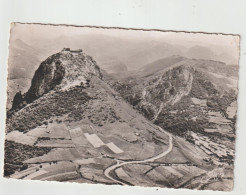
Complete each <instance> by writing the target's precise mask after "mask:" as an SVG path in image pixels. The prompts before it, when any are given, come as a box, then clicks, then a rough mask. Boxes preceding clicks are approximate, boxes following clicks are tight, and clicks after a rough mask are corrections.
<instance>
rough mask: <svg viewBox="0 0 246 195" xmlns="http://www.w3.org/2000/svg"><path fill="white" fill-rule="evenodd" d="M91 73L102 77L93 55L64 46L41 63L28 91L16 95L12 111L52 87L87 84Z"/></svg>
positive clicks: (62, 87) (64, 87) (60, 88)
mask: <svg viewBox="0 0 246 195" xmlns="http://www.w3.org/2000/svg"><path fill="white" fill-rule="evenodd" d="M91 75H96V76H97V77H99V78H100V79H102V74H101V71H100V68H99V67H98V66H97V64H96V62H95V61H94V60H93V59H92V57H90V56H88V55H86V54H85V53H83V51H82V50H70V49H69V48H64V49H63V50H62V51H61V52H59V53H57V54H54V55H52V56H50V57H48V58H47V59H46V60H45V61H43V62H42V63H41V64H40V66H39V68H38V69H37V70H36V72H35V74H34V77H33V79H32V83H31V87H30V89H29V90H28V91H27V93H25V94H23V95H22V94H21V93H20V92H18V93H17V94H16V95H15V98H14V101H13V105H12V111H13V110H19V109H21V108H22V107H24V106H25V105H26V104H28V103H31V102H33V101H34V100H36V99H38V98H39V97H41V96H43V95H44V94H46V93H48V92H49V91H50V90H52V89H55V88H57V89H58V90H67V89H69V88H70V87H74V86H76V85H86V83H87V82H88V81H89V79H90V77H91Z"/></svg>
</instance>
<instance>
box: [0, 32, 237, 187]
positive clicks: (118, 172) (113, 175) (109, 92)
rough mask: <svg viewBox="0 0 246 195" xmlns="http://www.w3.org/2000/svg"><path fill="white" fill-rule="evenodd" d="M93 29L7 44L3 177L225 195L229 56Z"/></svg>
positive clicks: (232, 105)
mask: <svg viewBox="0 0 246 195" xmlns="http://www.w3.org/2000/svg"><path fill="white" fill-rule="evenodd" d="M52 28H53V27H52ZM90 30H91V29H89V30H88V29H87V31H88V32H87V31H85V32H87V33H84V34H83V36H82V35H81V34H79V31H78V32H77V33H75V34H74V35H73V36H72V35H71V36H68V35H62V34H61V35H60V36H55V35H54V34H52V35H51V36H54V37H56V38H53V39H51V38H49V39H47V38H45V37H42V36H40V39H37V38H35V37H30V38H22V39H21V38H20V39H19V38H18V39H14V38H11V41H10V45H11V46H10V59H9V75H8V102H7V119H6V129H5V133H6V136H5V158H4V176H5V177H6V178H11V179H23V180H41V181H58V182H76V183H90V184H98V183H100V184H107V185H124V186H125V185H129V186H144V187H164V188H175V189H178V188H186V189H198V190H219V191H231V190H232V189H233V185H234V183H233V182H234V161H235V140H236V119H237V116H236V114H237V94H238V88H237V86H238V82H237V81H238V66H237V65H235V63H232V64H229V62H235V59H236V57H235V58H233V57H230V52H229V51H230V49H227V48H224V49H221V51H217V50H216V48H223V47H222V46H221V45H218V46H211V45H209V44H208V43H203V44H199V42H194V43H193V42H190V43H189V44H187V45H186V44H184V43H187V42H184V43H182V42H181V43H177V41H176V42H175V40H174V39H172V40H173V41H174V42H173V43H171V41H169V39H168V37H169V36H167V37H163V38H162V39H156V38H155V37H158V36H159V35H158V36H157V34H155V33H153V36H150V38H147V36H146V35H145V33H147V31H146V32H145V31H143V32H141V33H140V32H138V33H139V34H135V35H134V36H133V37H131V36H129V37H127V38H126V37H124V36H122V34H121V32H119V34H117V35H116V34H115V35H110V33H109V34H107V33H106V31H107V30H108V29H107V30H106V29H104V30H105V34H100V33H99V34H96V33H95V34H93V33H92V34H90ZM98 30H99V31H100V32H101V30H102V29H100V28H99V29H98ZM115 30H116V31H121V30H122V29H121V30H120V29H115ZM132 31H134V30H132ZM102 32H103V30H102ZM129 32H131V31H129ZM134 32H135V31H134ZM57 33H58V34H59V32H57ZM132 33H133V32H132ZM133 34H134V33H133ZM167 35H168V34H167ZM223 36H224V35H223ZM143 37H145V38H143ZM70 47H71V49H70ZM62 48H63V49H62ZM223 53H224V54H225V55H227V53H229V54H228V55H227V57H228V59H225V60H220V59H221V58H222V57H223V55H222V54H223Z"/></svg>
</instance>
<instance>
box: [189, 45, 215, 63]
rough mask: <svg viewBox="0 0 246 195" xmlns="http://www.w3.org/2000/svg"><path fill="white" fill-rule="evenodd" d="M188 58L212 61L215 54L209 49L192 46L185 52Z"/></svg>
mask: <svg viewBox="0 0 246 195" xmlns="http://www.w3.org/2000/svg"><path fill="white" fill-rule="evenodd" d="M186 56H187V57H188V58H194V59H209V60H210V59H214V58H215V56H216V54H215V53H214V52H213V51H212V50H211V49H209V48H207V47H203V46H198V45H196V46H193V47H191V48H189V49H188V51H187V52H186Z"/></svg>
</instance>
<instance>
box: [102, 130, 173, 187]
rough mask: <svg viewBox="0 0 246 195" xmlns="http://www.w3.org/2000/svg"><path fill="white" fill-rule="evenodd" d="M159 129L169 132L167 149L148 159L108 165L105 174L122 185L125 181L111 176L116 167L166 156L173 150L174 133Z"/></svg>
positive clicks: (151, 160)
mask: <svg viewBox="0 0 246 195" xmlns="http://www.w3.org/2000/svg"><path fill="white" fill-rule="evenodd" d="M158 128H159V130H160V131H161V132H163V133H165V134H167V135H168V136H169V147H168V149H167V150H166V151H164V152H163V153H161V154H159V155H157V156H154V157H151V158H148V159H145V160H137V161H127V162H122V163H120V162H117V163H116V164H114V165H112V166H110V167H108V168H107V169H106V170H105V171H104V175H105V176H106V177H107V178H109V179H110V180H112V181H114V182H116V183H119V184H122V185H126V184H125V183H123V182H121V181H120V180H117V179H115V178H113V177H111V176H110V175H109V174H110V172H111V171H113V170H115V169H116V168H119V167H121V166H124V165H128V164H142V163H146V162H153V161H155V160H157V159H159V158H162V157H164V156H166V155H167V154H168V153H169V152H171V151H172V149H173V138H172V135H171V134H170V133H167V132H166V131H165V130H163V129H162V128H161V127H158Z"/></svg>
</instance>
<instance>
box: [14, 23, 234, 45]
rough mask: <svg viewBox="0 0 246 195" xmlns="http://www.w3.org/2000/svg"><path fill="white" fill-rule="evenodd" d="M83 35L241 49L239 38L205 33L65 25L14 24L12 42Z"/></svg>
mask: <svg viewBox="0 0 246 195" xmlns="http://www.w3.org/2000/svg"><path fill="white" fill-rule="evenodd" d="M83 34H101V35H107V36H113V37H118V38H122V39H134V40H146V39H147V40H148V39H149V40H157V41H166V42H167V41H169V42H172V43H175V44H176V43H179V44H180V45H183V46H185V45H189V44H190V43H200V44H201V45H222V46H227V47H232V49H235V50H237V49H238V47H239V36H237V35H222V34H204V33H185V32H170V31H154V30H151V31H150V30H126V29H117V28H114V29H112V28H93V27H74V26H65V25H42V24H19V23H12V26H11V40H10V41H12V40H15V39H18V38H20V39H22V40H23V41H26V42H30V41H32V39H37V38H43V39H45V38H47V37H48V38H49V39H53V38H57V37H59V36H76V35H83Z"/></svg>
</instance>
